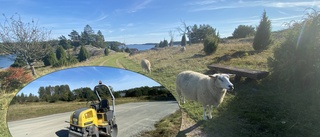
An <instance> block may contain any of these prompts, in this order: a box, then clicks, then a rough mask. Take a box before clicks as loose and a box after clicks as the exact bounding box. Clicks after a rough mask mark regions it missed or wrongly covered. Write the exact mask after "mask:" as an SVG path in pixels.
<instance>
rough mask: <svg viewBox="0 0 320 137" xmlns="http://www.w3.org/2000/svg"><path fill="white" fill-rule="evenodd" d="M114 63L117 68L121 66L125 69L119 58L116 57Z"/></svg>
mask: <svg viewBox="0 0 320 137" xmlns="http://www.w3.org/2000/svg"><path fill="white" fill-rule="evenodd" d="M116 64H117V66H118V67H119V68H123V69H126V68H125V67H124V66H123V65H122V64H121V63H120V62H119V58H117V59H116Z"/></svg>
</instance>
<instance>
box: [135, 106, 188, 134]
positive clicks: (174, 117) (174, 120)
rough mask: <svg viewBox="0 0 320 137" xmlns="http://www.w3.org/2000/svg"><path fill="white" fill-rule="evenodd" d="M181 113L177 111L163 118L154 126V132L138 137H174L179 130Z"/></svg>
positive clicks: (147, 132)
mask: <svg viewBox="0 0 320 137" xmlns="http://www.w3.org/2000/svg"><path fill="white" fill-rule="evenodd" d="M181 118H182V117H181V111H180V110H177V111H176V112H175V113H173V114H171V115H169V116H167V117H165V118H163V119H162V120H161V121H159V122H157V123H156V124H155V128H156V129H155V130H152V131H146V132H143V133H141V134H140V135H139V136H140V137H174V136H176V135H177V133H178V132H179V130H180V125H181Z"/></svg>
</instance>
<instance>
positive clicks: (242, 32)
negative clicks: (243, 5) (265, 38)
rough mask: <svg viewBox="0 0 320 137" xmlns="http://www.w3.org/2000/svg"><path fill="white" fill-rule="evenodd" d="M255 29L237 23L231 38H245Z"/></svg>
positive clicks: (251, 34) (252, 33)
mask: <svg viewBox="0 0 320 137" xmlns="http://www.w3.org/2000/svg"><path fill="white" fill-rule="evenodd" d="M254 33H255V29H254V27H252V26H248V25H239V26H238V27H237V28H235V30H234V31H233V33H232V38H245V37H248V36H253V35H254Z"/></svg>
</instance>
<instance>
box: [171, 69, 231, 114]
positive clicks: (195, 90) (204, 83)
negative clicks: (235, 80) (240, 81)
mask: <svg viewBox="0 0 320 137" xmlns="http://www.w3.org/2000/svg"><path fill="white" fill-rule="evenodd" d="M229 76H230V75H229V74H214V75H204V74H201V73H198V72H194V71H183V72H181V73H179V74H178V76H177V79H176V91H177V93H178V96H179V99H178V102H179V105H180V101H182V102H183V103H185V98H186V99H188V100H194V101H197V102H199V103H200V104H202V105H203V109H204V113H203V119H204V120H206V119H207V117H206V111H207V107H208V106H209V115H208V117H209V119H211V118H212V114H211V111H212V107H213V106H214V107H217V106H219V104H220V103H221V102H222V101H223V98H224V96H225V94H226V91H227V90H233V88H234V87H233V84H232V83H231V82H230V81H229Z"/></svg>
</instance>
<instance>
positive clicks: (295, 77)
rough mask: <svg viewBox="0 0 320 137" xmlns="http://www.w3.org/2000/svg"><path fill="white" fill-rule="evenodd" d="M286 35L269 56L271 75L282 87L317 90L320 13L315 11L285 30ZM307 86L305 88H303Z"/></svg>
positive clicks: (319, 76) (297, 89)
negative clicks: (272, 56) (286, 31)
mask: <svg viewBox="0 0 320 137" xmlns="http://www.w3.org/2000/svg"><path fill="white" fill-rule="evenodd" d="M288 31H289V32H288V36H287V38H286V40H285V42H283V43H282V44H281V45H280V46H279V47H277V48H275V50H274V58H269V60H268V63H269V68H270V70H271V72H272V76H273V78H275V79H276V80H277V83H279V84H281V85H280V86H281V87H285V86H286V87H285V88H292V89H295V90H296V91H300V90H299V89H301V90H302V89H303V91H306V90H308V91H319V88H320V86H319V81H320V54H319V53H320V45H319V43H320V14H319V12H314V13H312V14H308V17H307V18H306V19H304V20H303V21H302V22H301V23H294V24H293V25H292V26H290V29H288ZM305 87H307V88H305Z"/></svg>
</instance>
